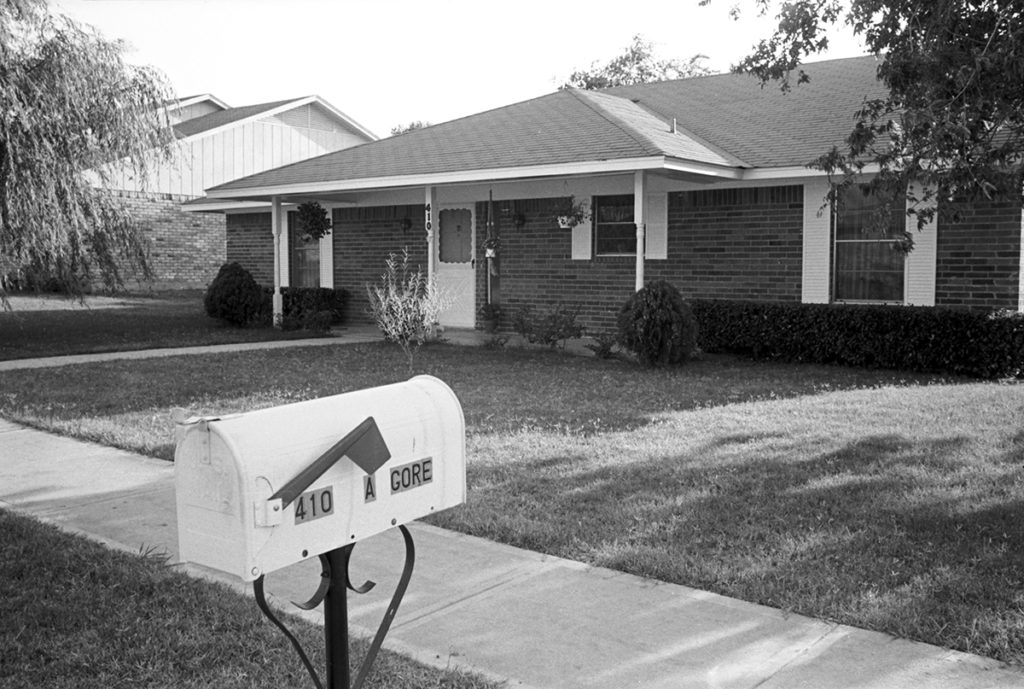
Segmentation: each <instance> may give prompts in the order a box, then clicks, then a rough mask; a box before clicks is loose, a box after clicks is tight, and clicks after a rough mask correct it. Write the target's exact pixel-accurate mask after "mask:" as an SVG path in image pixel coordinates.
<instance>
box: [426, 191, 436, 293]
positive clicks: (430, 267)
mask: <svg viewBox="0 0 1024 689" xmlns="http://www.w3.org/2000/svg"><path fill="white" fill-rule="evenodd" d="M424 203H425V204H426V208H425V212H424V218H423V228H424V229H425V230H426V231H427V280H432V279H433V278H434V254H436V253H437V252H436V251H435V249H434V241H435V239H434V237H435V236H436V235H435V233H434V226H435V223H434V218H435V217H436V216H435V209H434V187H426V190H425V199H424Z"/></svg>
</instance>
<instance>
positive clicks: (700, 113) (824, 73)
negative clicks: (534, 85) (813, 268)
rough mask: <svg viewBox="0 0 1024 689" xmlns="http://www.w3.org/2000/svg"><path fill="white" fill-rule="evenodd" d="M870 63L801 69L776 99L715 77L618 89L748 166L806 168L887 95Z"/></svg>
mask: <svg viewBox="0 0 1024 689" xmlns="http://www.w3.org/2000/svg"><path fill="white" fill-rule="evenodd" d="M877 64H878V62H877V60H876V59H875V58H874V57H872V56H865V57H857V58H848V59H842V60H826V61H823V62H815V63H810V64H808V65H805V66H804V67H803V69H804V71H806V72H807V74H808V75H809V76H810V79H811V81H810V82H808V83H805V84H800V85H798V86H794V87H793V88H792V89H791V90H789V91H788V92H783V91H782V90H781V89H779V87H778V86H777V85H775V84H771V83H769V84H765V85H764V86H763V87H762V86H761V85H760V83H759V81H758V80H757V78H756V77H753V76H750V75H745V74H721V75H715V76H707V77H695V78H691V79H680V80H676V81H663V82H658V83H654V84H643V85H637V86H622V87H618V88H613V89H608V90H607V91H604V92H603V93H605V94H608V95H611V96H618V97H620V98H626V99H629V100H631V101H632V102H635V103H636V104H638V105H639V106H641V107H643V108H645V109H647V110H649V111H651V112H653V113H656V114H658V115H659V116H661V117H663V118H667V119H669V120H671V119H673V118H674V119H676V121H677V123H678V125H679V126H681V127H683V128H684V129H685V130H686V131H688V132H690V133H691V134H692V135H693V136H695V137H698V138H699V139H706V140H707V141H710V142H713V143H714V145H715V146H718V147H721V149H723V150H725V151H728V152H729V153H730V154H732V155H733V156H736V157H737V158H739V159H741V160H743V161H745V162H746V163H748V164H749V165H752V166H754V167H786V166H794V165H806V164H807V163H809V162H810V161H812V160H814V159H815V158H817V157H818V156H820V155H822V154H823V153H826V152H828V150H829V149H830V148H831V147H832V146H835V145H839V144H841V143H842V142H843V140H844V139H845V138H846V136H848V135H849V134H850V131H851V130H852V128H853V123H854V113H855V112H856V111H857V110H858V109H859V108H860V107H861V105H862V104H863V103H864V101H865V100H866V99H869V98H879V97H883V96H884V95H885V94H886V90H885V85H884V84H883V83H882V82H881V81H879V80H878V78H877Z"/></svg>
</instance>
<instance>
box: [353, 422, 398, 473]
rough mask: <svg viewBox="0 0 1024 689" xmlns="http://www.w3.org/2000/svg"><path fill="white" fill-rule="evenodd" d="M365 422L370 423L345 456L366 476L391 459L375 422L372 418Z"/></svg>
mask: <svg viewBox="0 0 1024 689" xmlns="http://www.w3.org/2000/svg"><path fill="white" fill-rule="evenodd" d="M366 421H369V422H370V423H369V424H368V425H367V428H366V430H365V431H363V433H362V435H360V436H359V437H358V438H356V441H355V442H354V443H352V445H351V446H350V447H349V448H348V451H347V452H345V454H346V455H347V456H348V458H349V459H351V460H352V461H353V462H354V463H355V465H356V466H357V467H359V468H360V469H362V470H363V471H365V472H366V473H367V474H372V473H373V472H375V471H377V469H380V468H381V467H382V466H384V463H385V462H387V461H388V460H389V459H391V451H390V450H388V446H387V443H385V442H384V437H383V436H382V435H381V434H380V429H379V428H377V422H376V421H374V420H373V417H372V416H371V417H370V418H368V419H367V420H366ZM363 423H366V422H365V421H364V422H363Z"/></svg>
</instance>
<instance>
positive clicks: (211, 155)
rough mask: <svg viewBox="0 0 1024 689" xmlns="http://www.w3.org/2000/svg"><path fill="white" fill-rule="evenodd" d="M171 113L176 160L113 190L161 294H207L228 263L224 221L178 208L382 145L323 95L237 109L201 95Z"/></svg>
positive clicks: (122, 176)
mask: <svg viewBox="0 0 1024 689" xmlns="http://www.w3.org/2000/svg"><path fill="white" fill-rule="evenodd" d="M166 113H167V116H168V118H169V119H170V122H171V125H172V127H173V129H174V134H175V137H176V142H175V143H174V144H173V145H172V150H173V154H172V157H171V159H170V160H168V161H160V162H159V163H158V164H157V165H156V166H155V167H154V173H153V174H152V176H151V177H150V178H148V179H145V180H140V179H135V178H134V177H133V176H132V175H131V174H129V173H128V172H127V171H124V170H117V171H115V173H114V177H113V181H112V183H111V186H112V187H113V188H114V189H116V190H118V192H119V193H120V195H121V196H122V197H123V199H124V200H126V202H127V204H128V206H129V207H130V208H131V210H132V211H133V213H134V216H135V217H136V218H138V220H139V222H140V224H141V226H142V228H143V231H144V235H145V236H146V237H147V238H148V240H149V242H150V263H151V266H152V268H153V271H154V283H155V284H156V285H157V286H159V287H172V288H173V287H205V286H206V285H207V284H208V283H209V282H210V280H212V279H213V277H214V276H215V275H216V274H217V270H218V269H219V268H220V266H221V265H222V264H223V263H224V261H225V258H226V247H225V236H226V226H225V218H224V216H223V215H218V214H206V215H197V214H194V213H187V212H184V211H183V210H182V208H181V205H182V204H183V203H187V202H189V201H191V200H194V199H197V198H202V197H203V193H204V192H203V190H204V189H205V188H206V187H210V186H215V185H218V184H223V183H224V182H228V181H231V180H233V179H237V178H240V177H244V176H247V175H252V174H254V173H258V172H262V171H264V170H267V169H270V168H273V167H278V166H280V165H285V164H288V163H293V162H296V161H299V160H304V159H306V158H311V157H314V156H318V155H321V154H323V153H327V152H330V151H336V150H339V149H343V148H347V147H350V146H355V145H358V144H363V143H366V142H368V141H374V140H376V138H377V137H376V136H374V135H373V134H372V133H371V132H369V131H368V130H366V129H365V128H364V127H362V126H361V125H359V124H358V123H357V122H355V121H354V120H352V119H351V118H350V117H348V116H347V115H345V114H344V113H342V112H341V111H339V110H338V109H337V108H335V107H334V106H333V105H331V104H330V103H328V102H326V101H324V100H323V99H321V98H319V97H318V96H305V97H303V98H292V99H289V100H281V101H276V102H273V103H262V104H259V105H248V106H243V107H234V108H233V107H229V106H228V105H227V104H226V103H224V102H223V101H221V100H220V99H218V98H216V97H214V96H212V95H209V94H204V95H198V96H190V97H187V98H181V99H179V100H177V101H174V102H171V103H168V104H167V105H166ZM264 205H266V204H264ZM254 206H255V207H260V204H254Z"/></svg>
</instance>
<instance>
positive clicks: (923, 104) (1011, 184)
mask: <svg viewBox="0 0 1024 689" xmlns="http://www.w3.org/2000/svg"><path fill="white" fill-rule="evenodd" d="M709 1H710V0H702V4H707V3H708V2H709ZM755 2H756V4H757V6H758V8H759V11H760V12H762V13H765V12H769V11H771V8H772V6H773V5H774V4H775V3H773V2H771V0H755ZM778 9H779V14H778V26H777V28H776V30H775V32H774V34H773V35H772V36H771V37H770V38H766V39H764V40H762V41H761V42H760V43H758V44H757V45H756V46H755V47H754V50H753V52H752V53H751V54H750V55H749V56H748V57H746V58H745V59H744V60H743V61H742V62H740V64H739V65H737V67H736V69H737V71H745V72H750V73H752V74H755V75H757V76H758V77H760V78H761V79H762V81H768V80H771V79H776V80H781V83H782V88H783V89H788V88H790V86H791V82H792V80H793V77H794V75H795V80H796V82H797V83H798V84H799V83H801V82H804V81H807V80H808V79H810V78H813V70H811V72H810V74H808V73H807V72H806V71H804V70H801V69H800V68H799V63H800V62H801V61H802V60H803V59H804V58H806V57H807V56H809V55H813V54H815V53H818V52H820V51H822V50H824V49H826V48H827V47H828V39H827V37H826V31H827V30H828V28H829V27H830V26H833V25H837V24H840V23H841V24H844V25H846V26H847V27H849V29H851V30H852V31H853V32H854V33H855V34H857V35H859V36H861V37H862V38H863V40H864V43H865V45H866V46H867V48H868V49H869V50H870V51H872V52H874V53H875V54H876V55H878V56H879V67H878V76H879V78H880V79H881V80H882V81H883V82H884V83H885V85H886V86H887V87H888V90H889V95H888V96H887V97H885V98H879V99H873V100H867V101H866V102H865V103H864V106H863V108H862V109H861V110H860V111H859V112H857V113H855V117H856V120H855V124H854V127H853V129H852V131H851V133H850V136H849V137H848V138H847V140H846V142H845V145H844V146H842V147H836V148H833V149H832V150H831V151H823V152H822V156H821V157H820V158H819V159H818V160H816V161H813V163H812V166H813V167H817V168H818V169H821V170H825V171H826V172H828V173H830V174H832V175H838V179H839V184H838V187H837V189H841V188H842V187H843V186H848V185H849V184H851V183H853V181H854V175H857V174H859V173H862V172H865V171H869V170H873V169H875V168H876V167H877V169H878V175H877V176H875V177H874V179H873V181H872V182H871V183H870V186H871V187H872V191H873V192H874V193H876V194H879V195H880V196H881V197H882V198H887V197H888V198H890V199H895V198H897V197H898V196H899V195H901V194H906V196H907V198H908V200H909V201H910V203H911V207H912V210H911V211H909V212H910V213H911V214H916V215H917V219H918V227H919V228H920V227H921V226H923V225H924V223H925V222H927V221H928V220H930V219H931V218H932V217H934V210H933V202H934V200H935V199H943V200H944V201H945V200H956V201H959V202H961V203H962V202H971V201H977V200H980V199H988V200H995V201H1017V202H1020V201H1022V200H1024V197H1022V181H1024V180H1022V163H1024V160H1022V154H1024V3H1022V2H1021V1H1020V0H792V1H789V2H783V3H781V5H779V6H778ZM808 69H809V70H810V68H808ZM957 205H958V204H956V203H945V202H944V203H943V204H942V206H941V209H944V210H948V211H950V212H952V213H954V214H955V213H956V211H957ZM909 239H910V238H909V237H908V240H909Z"/></svg>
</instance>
